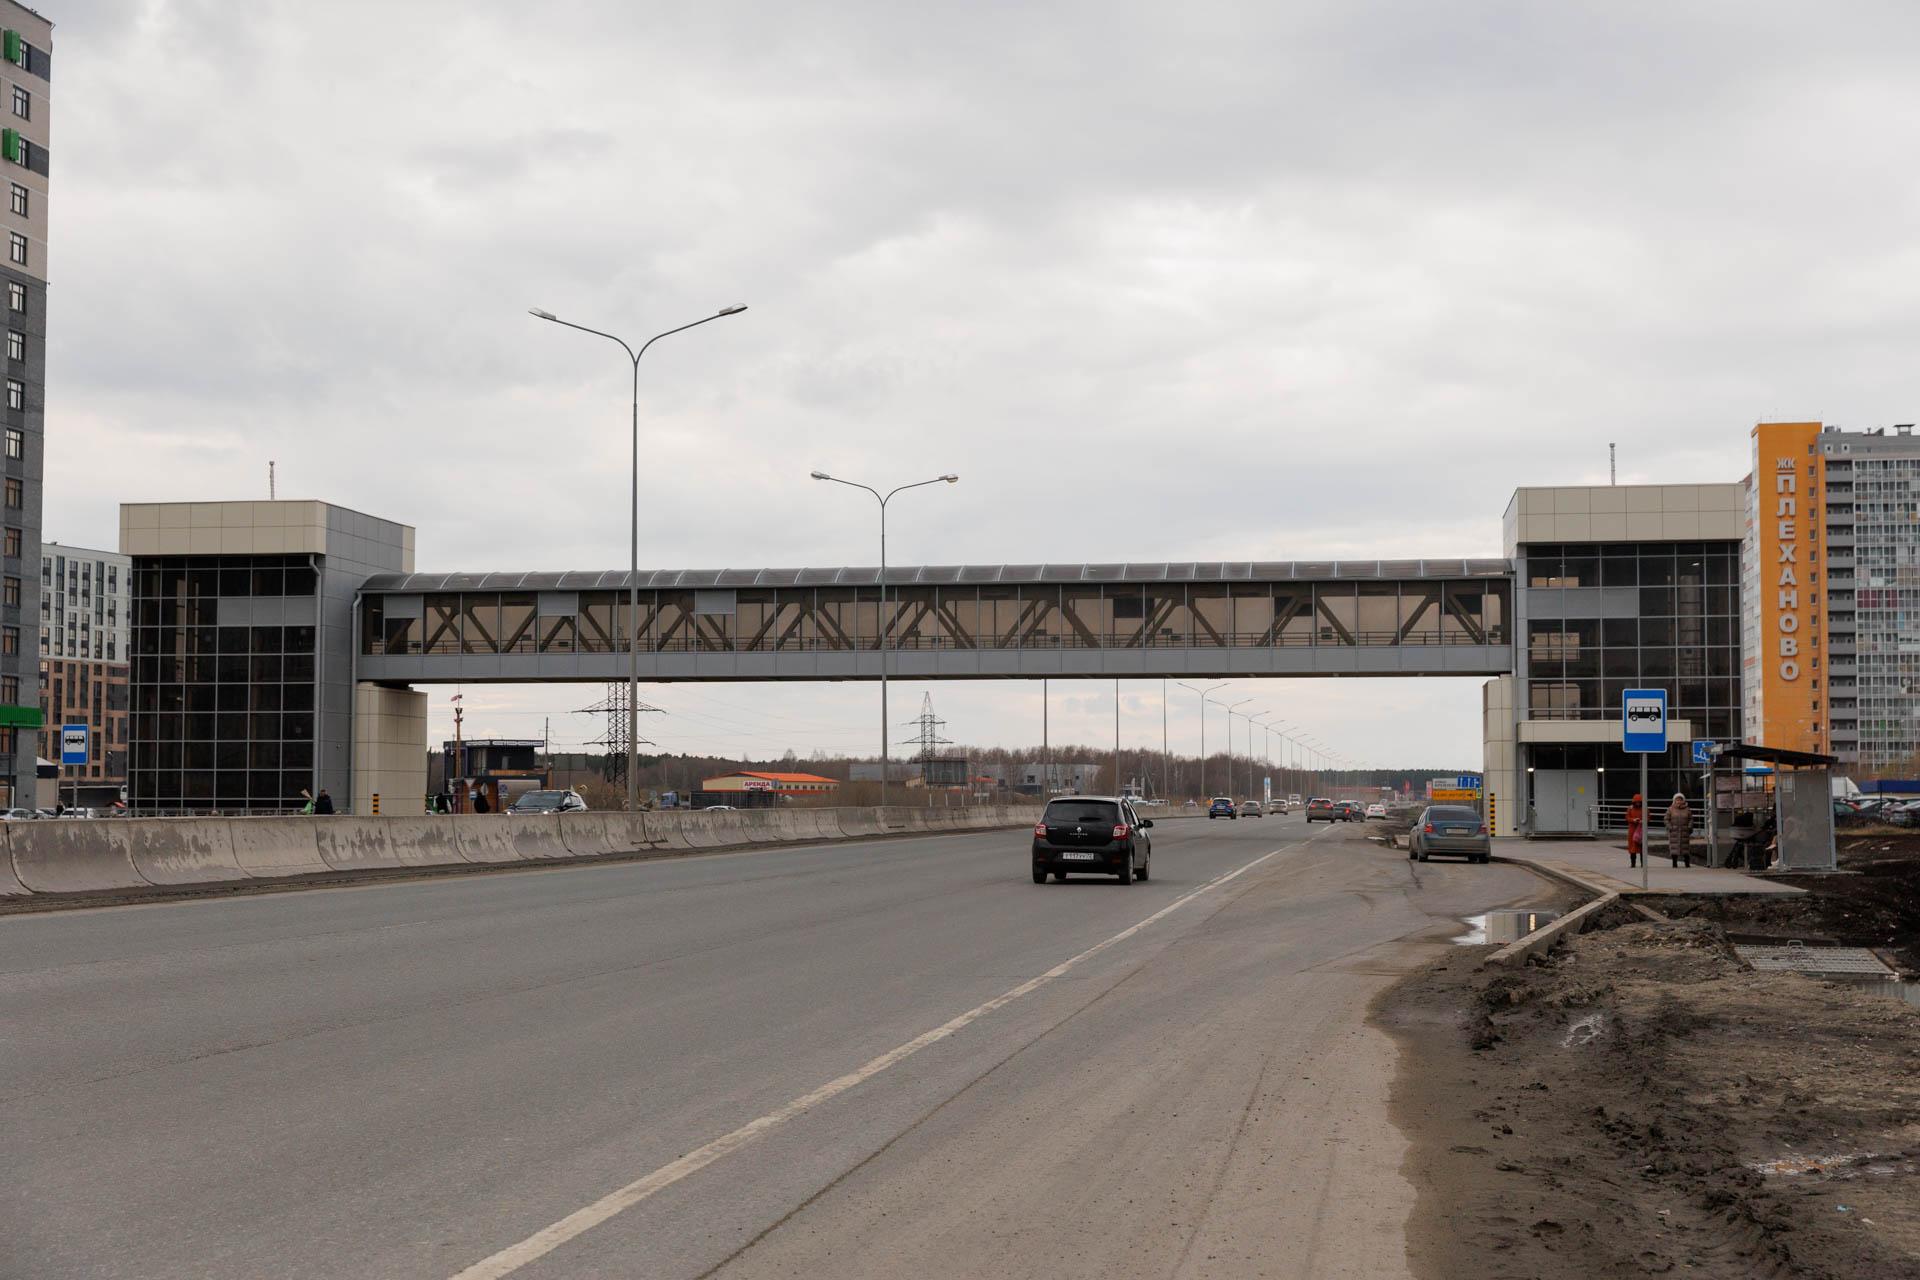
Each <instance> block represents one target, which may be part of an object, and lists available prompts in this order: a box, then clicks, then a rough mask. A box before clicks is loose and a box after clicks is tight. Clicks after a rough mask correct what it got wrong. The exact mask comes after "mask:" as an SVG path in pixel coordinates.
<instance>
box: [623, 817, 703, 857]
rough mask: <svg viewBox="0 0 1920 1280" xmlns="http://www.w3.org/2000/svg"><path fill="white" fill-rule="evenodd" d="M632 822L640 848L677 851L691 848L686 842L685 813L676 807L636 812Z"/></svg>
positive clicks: (668, 851) (669, 851)
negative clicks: (650, 811) (649, 811)
mask: <svg viewBox="0 0 1920 1280" xmlns="http://www.w3.org/2000/svg"><path fill="white" fill-rule="evenodd" d="M634 822H635V827H634V835H635V836H636V837H638V839H639V841H640V847H641V848H642V849H648V850H655V851H661V852H667V853H678V852H680V851H682V850H685V849H691V848H693V846H692V845H690V844H688V843H687V833H686V830H685V827H686V815H685V814H684V813H682V812H681V811H680V810H678V809H664V810H663V809H656V810H654V811H653V812H652V813H642V814H636V815H635V816H634Z"/></svg>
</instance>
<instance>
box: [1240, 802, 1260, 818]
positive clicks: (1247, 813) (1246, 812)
mask: <svg viewBox="0 0 1920 1280" xmlns="http://www.w3.org/2000/svg"><path fill="white" fill-rule="evenodd" d="M1262 813H1263V811H1262V810H1261V808H1260V802H1259V801H1258V800H1242V801H1241V802H1240V816H1241V817H1243V818H1258V817H1261V816H1262Z"/></svg>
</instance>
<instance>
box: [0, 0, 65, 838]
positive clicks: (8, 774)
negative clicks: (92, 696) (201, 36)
mask: <svg viewBox="0 0 1920 1280" xmlns="http://www.w3.org/2000/svg"><path fill="white" fill-rule="evenodd" d="M52 47H53V24H52V23H50V22H48V21H47V20H46V19H45V18H43V17H41V16H40V15H39V14H37V13H35V12H34V11H33V10H31V9H29V8H27V7H26V6H25V5H22V4H19V3H17V2H16V0H0V169H4V170H5V173H6V183H7V188H8V198H7V212H6V214H5V217H4V221H5V224H6V238H7V256H6V259H5V260H4V261H0V277H4V279H5V285H6V303H5V315H6V343H7V346H6V370H5V374H4V380H5V384H6V388H5V389H6V399H5V403H4V406H0V430H4V432H5V436H4V439H5V447H4V450H0V806H5V805H15V804H23V805H30V804H32V803H34V799H35V796H36V786H35V753H34V751H33V747H34V745H35V740H36V734H35V732H34V731H35V730H36V729H38V728H39V726H40V724H41V713H40V705H39V704H40V689H39V684H40V664H39V653H38V651H37V649H36V647H35V646H34V644H33V641H32V635H33V632H32V629H31V628H32V627H33V626H34V625H35V623H36V622H37V620H38V618H39V616H40V574H39V573H37V572H36V571H35V567H36V566H37V565H38V563H39V560H40V510H41V484H40V478H41V470H42V462H43V457H44V451H43V449H42V447H41V446H42V441H43V438H44V423H45V409H46V393H45V389H46V382H45V379H46V368H47V352H46V337H47V322H46V315H47V275H46V272H47V171H48V146H47V139H48V136H49V134H48V117H49V115H50V114H51V103H50V101H49V94H48V80H49V77H50V76H51V75H52V72H53V65H52V53H51V50H52ZM23 729H24V730H26V731H27V732H26V734H25V735H24V738H23V737H22V734H21V730H23Z"/></svg>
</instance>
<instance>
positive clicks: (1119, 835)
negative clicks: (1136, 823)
mask: <svg viewBox="0 0 1920 1280" xmlns="http://www.w3.org/2000/svg"><path fill="white" fill-rule="evenodd" d="M1113 838H1114V839H1115V840H1125V839H1126V838H1127V824H1126V823H1124V822H1116V823H1114V824H1113Z"/></svg>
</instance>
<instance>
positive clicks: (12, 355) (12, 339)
mask: <svg viewBox="0 0 1920 1280" xmlns="http://www.w3.org/2000/svg"><path fill="white" fill-rule="evenodd" d="M26 358H27V335H26V334H24V333H22V332H20V331H19V330H18V329H9V330H7V359H9V360H25V359H26Z"/></svg>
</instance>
